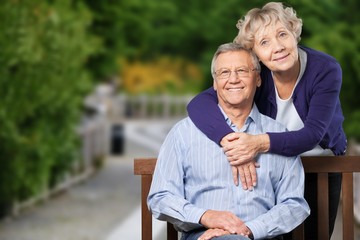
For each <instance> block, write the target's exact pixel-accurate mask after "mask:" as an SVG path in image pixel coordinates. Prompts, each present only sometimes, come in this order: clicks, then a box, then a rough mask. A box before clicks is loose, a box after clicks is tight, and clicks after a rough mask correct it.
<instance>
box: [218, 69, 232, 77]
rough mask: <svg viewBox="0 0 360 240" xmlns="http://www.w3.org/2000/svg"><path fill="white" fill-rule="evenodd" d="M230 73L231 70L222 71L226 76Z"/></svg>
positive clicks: (221, 73)
mask: <svg viewBox="0 0 360 240" xmlns="http://www.w3.org/2000/svg"><path fill="white" fill-rule="evenodd" d="M229 73H230V71H229V70H223V71H221V72H220V75H221V76H226V75H228V74H229Z"/></svg>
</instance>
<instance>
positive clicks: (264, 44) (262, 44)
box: [260, 41, 269, 46]
mask: <svg viewBox="0 0 360 240" xmlns="http://www.w3.org/2000/svg"><path fill="white" fill-rule="evenodd" d="M268 44H269V41H261V42H260V45H261V46H266V45H268Z"/></svg>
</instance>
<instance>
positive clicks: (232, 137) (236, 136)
mask: <svg viewBox="0 0 360 240" xmlns="http://www.w3.org/2000/svg"><path fill="white" fill-rule="evenodd" d="M224 138H226V140H228V141H234V140H238V139H239V134H238V133H236V132H233V133H229V134H228V135H226V136H225V137H224Z"/></svg>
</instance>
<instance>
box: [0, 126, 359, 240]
mask: <svg viewBox="0 0 360 240" xmlns="http://www.w3.org/2000/svg"><path fill="white" fill-rule="evenodd" d="M172 124H173V122H168V123H165V122H155V123H152V125H151V126H149V125H146V124H144V123H141V122H134V123H129V124H127V127H126V139H127V140H126V146H125V154H124V155H122V156H112V157H109V158H108V159H107V161H106V164H105V166H104V167H103V168H102V169H101V171H99V172H97V173H96V174H94V175H93V176H92V177H91V178H89V179H88V180H86V181H84V182H82V183H80V184H78V185H76V186H74V187H72V188H71V189H69V190H68V191H66V192H63V193H62V194H59V195H58V196H55V197H53V198H52V199H51V200H49V201H46V202H43V203H40V204H38V205H37V206H34V207H32V208H31V209H28V210H26V211H25V212H23V213H21V214H20V215H19V216H18V217H15V218H10V219H6V220H4V221H1V222H0V240H120V239H125V240H140V210H139V207H140V178H139V177H138V176H134V175H133V158H134V157H155V156H156V155H157V153H158V149H159V147H160V144H161V142H162V141H163V138H164V136H165V135H166V133H167V131H168V130H169V128H170V126H172ZM154 225H155V230H154V232H155V233H154V239H155V240H165V237H164V224H163V223H162V222H159V221H155V224H154ZM340 227H341V226H340V224H339V223H337V225H336V231H335V234H334V236H333V238H332V240H339V239H341V237H340V232H339V231H341V230H338V229H339V228H340ZM355 239H358V240H360V230H359V228H357V238H355Z"/></svg>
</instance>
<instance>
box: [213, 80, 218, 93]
mask: <svg viewBox="0 0 360 240" xmlns="http://www.w3.org/2000/svg"><path fill="white" fill-rule="evenodd" d="M213 87H214V90H215V91H216V90H217V82H216V80H213Z"/></svg>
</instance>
